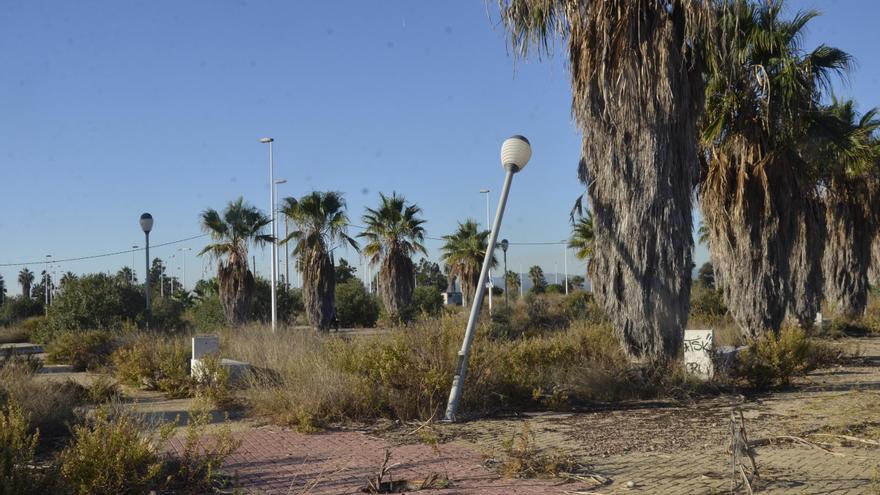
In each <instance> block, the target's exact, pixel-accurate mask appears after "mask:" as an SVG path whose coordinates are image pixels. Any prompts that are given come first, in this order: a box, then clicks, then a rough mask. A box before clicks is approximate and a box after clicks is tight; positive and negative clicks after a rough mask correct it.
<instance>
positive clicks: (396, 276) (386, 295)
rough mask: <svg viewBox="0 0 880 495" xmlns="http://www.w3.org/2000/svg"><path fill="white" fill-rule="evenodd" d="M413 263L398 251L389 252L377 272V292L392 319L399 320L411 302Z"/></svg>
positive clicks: (413, 281) (413, 274)
mask: <svg viewBox="0 0 880 495" xmlns="http://www.w3.org/2000/svg"><path fill="white" fill-rule="evenodd" d="M414 276H415V273H414V267H413V262H412V260H411V259H409V257H408V256H406V255H404V254H403V253H401V252H400V251H396V250H393V249H392V250H390V251H389V253H388V255H387V256H385V258H384V259H383V260H382V267H381V268H380V270H379V292H380V294H381V295H382V303H383V304H385V310H386V311H387V312H388V315H389V316H391V318H392V319H399V318H401V317H402V316H403V313H404V312H405V311H406V309H407V308H408V307H409V305H410V303H411V302H412V293H413V285H414V284H415V280H414V278H413V277H414Z"/></svg>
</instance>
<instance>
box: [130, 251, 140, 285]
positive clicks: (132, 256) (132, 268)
mask: <svg viewBox="0 0 880 495" xmlns="http://www.w3.org/2000/svg"><path fill="white" fill-rule="evenodd" d="M137 248H138V247H137V246H132V247H131V278H130V279H129V280H128V282H129V283H132V284H133V283H134V253H135V251H137Z"/></svg>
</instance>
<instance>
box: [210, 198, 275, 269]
mask: <svg viewBox="0 0 880 495" xmlns="http://www.w3.org/2000/svg"><path fill="white" fill-rule="evenodd" d="M271 222H272V220H271V219H270V218H269V217H268V216H267V215H265V214H264V213H263V212H261V211H260V210H259V209H258V208H256V207H254V206H251V205H250V204H248V203H246V202H245V201H244V198H242V197H239V198H238V199H237V200H235V201H230V202H229V204H228V205H227V206H226V209H225V210H224V211H223V215H220V213H219V212H218V211H217V210H215V209H213V208H208V209H207V210H205V211H203V212H202V215H201V223H202V230H203V231H204V232H206V233H208V234H210V236H211V239H213V240H214V241H215V242H213V243H211V244H208V245H207V246H205V248H204V249H202V250H201V251H200V252H199V256H201V255H203V254H206V253H207V254H210V255H211V256H214V257H216V258H222V257H224V256H228V255H232V254H236V255H237V256H247V245H248V242H250V241H253V242H255V243H257V244H265V243H269V242H272V240H273V237H272V236H271V235H268V234H264V233H263V228H264V227H266V226H267V225H269V224H270V223H271Z"/></svg>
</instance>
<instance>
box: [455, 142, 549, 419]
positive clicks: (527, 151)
mask: <svg viewBox="0 0 880 495" xmlns="http://www.w3.org/2000/svg"><path fill="white" fill-rule="evenodd" d="M531 157H532V146H531V144H529V140H528V139H526V138H524V137H523V136H519V135H517V136H512V137H510V138H508V139H507V140H506V141H504V144H502V145H501V166H502V167H504V170H505V171H506V172H507V173H506V174H505V176H504V186H502V188H501V196H500V197H499V198H498V209H497V210H496V212H495V221H494V223H493V225H492V231H491V232H490V233H489V242H488V244H487V245H486V255H485V256H484V257H483V268H482V269H481V270H480V281H479V283H477V293H476V295H474V303H473V304H472V305H471V314H470V317H469V318H468V323H467V329H466V330H465V332H464V341H463V342H462V344H461V350H460V351H458V363H457V365H456V369H455V377H454V378H453V379H452V388H451V389H450V390H449V402H448V403H447V405H446V416H445V420H446V421H455V419H456V416H455V413H456V411H457V410H458V403H459V402H460V401H461V393H462V387H463V385H464V379H465V374H466V372H467V360H468V353H469V352H470V348H471V343H472V342H473V340H474V329H475V328H476V326H477V315H479V314H480V305H481V303H482V301H483V294H484V293H485V291H486V278H487V277H488V275H489V267H490V266H491V264H492V253H493V252H494V251H495V243H496V241H497V240H498V231H499V230H500V227H501V218H502V217H503V216H504V207H505V205H506V204H507V195H508V194H509V193H510V184H511V182H513V175H514V174H515V173H517V172H519V171H520V170H522V169H524V168H525V166H526V164H527V163H528V162H529V159H530V158H531Z"/></svg>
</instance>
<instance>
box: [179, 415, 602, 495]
mask: <svg viewBox="0 0 880 495" xmlns="http://www.w3.org/2000/svg"><path fill="white" fill-rule="evenodd" d="M234 436H235V437H236V438H237V439H238V440H240V441H241V442H242V443H241V447H240V448H239V449H238V450H237V451H236V452H235V453H234V454H233V455H232V456H231V457H230V458H229V459H228V461H227V463H226V465H225V469H226V471H227V472H229V473H230V474H233V475H235V477H236V478H237V483H236V485H237V487H238V488H240V489H241V490H244V491H246V492H247V493H258V494H304V493H308V494H314V495H324V494H327V495H330V494H353V493H361V492H360V488H361V487H363V486H365V485H366V482H367V480H368V479H370V478H371V477H374V476H375V474H376V472H377V471H378V469H379V466H381V464H382V461H383V459H384V456H385V450H386V449H388V450H390V452H391V458H390V461H389V465H393V466H394V467H393V468H392V469H391V472H390V473H391V476H390V478H391V479H395V480H399V479H407V480H422V479H425V478H426V477H428V476H429V475H431V474H434V473H436V474H438V475H440V476H443V477H448V479H449V481H450V484H449V487H448V488H443V489H433V490H426V491H424V492H422V493H431V494H438V495H439V494H445V495H452V494H461V495H464V494H475V495H506V494H521V495H534V494H545V493H547V494H553V493H560V494H561V493H566V492H570V491H572V490H583V489H585V488H587V487H586V486H582V485H579V484H574V483H564V484H560V483H559V482H558V481H552V480H551V481H548V480H518V479H502V478H500V477H499V476H497V475H496V474H494V473H492V472H491V471H489V470H488V469H486V468H485V467H484V466H483V465H482V463H481V461H482V458H481V456H480V455H479V454H478V453H477V452H476V451H474V450H473V449H471V448H468V447H466V446H462V445H458V444H443V445H438V446H431V445H425V444H409V445H400V446H392V445H390V444H389V443H388V442H387V441H385V440H382V439H379V438H375V437H371V436H367V435H365V434H363V433H359V432H351V431H344V432H324V433H317V434H302V433H298V432H295V431H291V430H285V429H280V428H274V427H272V428H259V429H252V430H245V431H239V432H236V433H234ZM169 447H170V450H172V451H177V452H181V451H182V448H183V446H182V444H181V442H180V439H174V440H172V441H171V444H170V446H169ZM312 484H314V486H313V487H312ZM309 487H311V488H309Z"/></svg>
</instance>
